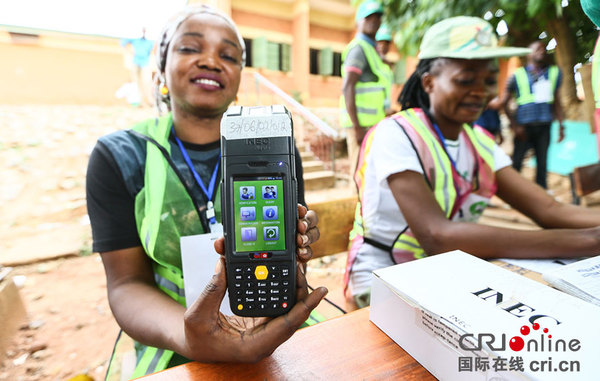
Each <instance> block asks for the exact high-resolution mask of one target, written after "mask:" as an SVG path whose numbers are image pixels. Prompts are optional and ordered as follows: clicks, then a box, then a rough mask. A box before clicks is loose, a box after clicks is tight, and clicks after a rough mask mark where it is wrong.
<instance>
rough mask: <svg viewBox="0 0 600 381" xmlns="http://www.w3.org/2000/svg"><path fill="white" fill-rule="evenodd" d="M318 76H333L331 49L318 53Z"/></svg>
mask: <svg viewBox="0 0 600 381" xmlns="http://www.w3.org/2000/svg"><path fill="white" fill-rule="evenodd" d="M319 74H321V75H332V74H333V50H331V48H325V49H321V51H320V52H319Z"/></svg>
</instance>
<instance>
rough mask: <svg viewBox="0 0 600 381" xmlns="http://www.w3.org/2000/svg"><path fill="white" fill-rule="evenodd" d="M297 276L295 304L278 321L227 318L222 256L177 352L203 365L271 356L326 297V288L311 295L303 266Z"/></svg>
mask: <svg viewBox="0 0 600 381" xmlns="http://www.w3.org/2000/svg"><path fill="white" fill-rule="evenodd" d="M306 215H307V214H306V213H304V217H306ZM309 218H311V217H310V216H309ZM315 222H316V221H315ZM309 226H312V225H311V223H308V224H307V225H305V227H306V228H307V231H310V228H308V227H309ZM309 240H310V239H309ZM219 241H220V244H219V245H217V244H215V248H217V251H218V252H220V253H222V252H223V251H222V249H223V246H222V244H223V240H222V239H220V240H219ZM219 249H221V250H220V251H219ZM296 273H297V278H296V304H295V305H294V307H293V308H292V309H291V310H290V311H289V312H288V313H287V314H285V315H281V316H278V317H276V318H244V317H238V316H225V315H223V314H222V313H221V312H219V307H220V305H221V301H222V300H223V297H224V296H225V290H226V288H227V280H226V275H225V259H224V258H223V257H221V258H220V260H219V261H218V263H217V267H216V269H215V275H214V276H213V277H212V280H211V282H210V283H209V284H208V285H207V286H206V288H205V289H204V292H203V293H202V295H200V297H199V298H198V299H197V300H196V302H195V303H194V304H193V305H192V306H191V307H190V308H189V309H188V310H187V311H186V312H185V315H184V326H183V332H182V336H183V337H182V338H181V339H179V340H177V341H178V342H180V343H183V345H182V348H181V349H178V350H177V352H178V353H180V354H182V355H183V356H186V357H187V358H189V359H192V360H197V361H202V362H221V361H226V362H257V361H260V360H261V359H263V358H265V357H267V356H269V355H270V354H271V353H273V351H274V350H275V349H276V348H277V347H278V346H279V345H281V344H282V343H283V342H284V341H286V340H287V339H289V338H290V337H291V336H292V335H293V334H294V332H295V331H296V330H297V329H298V327H300V325H301V324H302V323H303V322H304V321H306V319H307V318H308V316H309V315H310V312H311V311H312V310H313V309H314V308H315V307H316V306H317V305H318V304H319V303H320V302H321V300H322V299H323V298H324V297H325V295H326V294H327V289H326V288H325V287H319V288H317V289H316V290H314V291H313V292H312V293H310V294H309V293H308V290H307V283H306V278H305V277H304V270H303V266H302V264H300V263H298V268H297V271H296Z"/></svg>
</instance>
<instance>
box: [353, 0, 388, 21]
mask: <svg viewBox="0 0 600 381" xmlns="http://www.w3.org/2000/svg"><path fill="white" fill-rule="evenodd" d="M373 13H381V14H383V7H382V6H381V3H380V2H379V1H377V0H365V1H363V2H362V3H360V5H359V6H358V9H357V10H356V21H358V20H361V19H365V18H367V17H369V16H371V15H372V14H373Z"/></svg>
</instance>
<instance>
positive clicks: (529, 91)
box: [500, 41, 565, 188]
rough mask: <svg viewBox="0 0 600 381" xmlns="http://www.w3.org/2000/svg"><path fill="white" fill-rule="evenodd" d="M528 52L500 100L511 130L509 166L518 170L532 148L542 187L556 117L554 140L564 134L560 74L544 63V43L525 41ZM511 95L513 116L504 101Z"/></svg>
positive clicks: (546, 56) (544, 186)
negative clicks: (559, 92) (557, 125)
mask: <svg viewBox="0 0 600 381" xmlns="http://www.w3.org/2000/svg"><path fill="white" fill-rule="evenodd" d="M529 48H530V49H531V53H530V54H529V55H528V56H527V65H526V66H525V67H521V68H519V69H517V70H516V71H515V73H514V74H513V76H512V77H511V78H510V79H509V80H508V83H507V85H506V91H505V92H504V95H503V97H502V99H501V100H500V102H501V104H502V105H503V107H504V111H505V112H506V115H507V116H508V119H509V120H510V128H511V129H512V130H513V132H514V135H515V136H514V148H513V157H512V159H513V167H514V168H515V169H516V170H517V171H519V172H520V171H521V168H522V166H523V159H524V158H525V154H526V153H527V151H528V150H529V149H530V148H533V150H534V152H535V159H536V175H535V182H536V183H538V184H539V185H540V186H541V187H543V188H548V186H547V184H546V173H547V166H548V147H549V146H550V126H551V124H552V121H553V120H554V119H557V120H558V123H559V126H560V130H559V137H558V141H559V142H561V141H562V140H563V139H564V137H565V126H564V124H563V110H562V106H561V103H560V98H559V96H558V89H559V88H560V84H561V80H562V74H561V72H560V69H559V68H558V66H556V65H548V62H547V60H548V55H547V54H546V47H545V45H544V44H543V43H542V42H541V41H535V42H533V43H531V45H529ZM512 96H514V97H515V98H516V102H517V112H516V116H514V115H513V114H512V113H511V112H510V110H509V108H508V102H509V100H510V98H511V97H512Z"/></svg>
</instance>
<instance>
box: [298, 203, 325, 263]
mask: <svg viewBox="0 0 600 381" xmlns="http://www.w3.org/2000/svg"><path fill="white" fill-rule="evenodd" d="M317 222H319V218H318V217H317V213H315V211H314V210H308V209H306V207H304V206H302V205H300V204H298V226H297V229H298V234H297V235H296V243H297V244H298V249H296V254H297V258H298V261H299V262H302V263H306V262H308V261H309V260H310V259H311V258H312V255H313V253H312V249H311V248H310V246H309V245H310V244H311V243H315V242H317V241H318V240H319V237H320V236H321V234H320V233H319V228H317Z"/></svg>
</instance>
